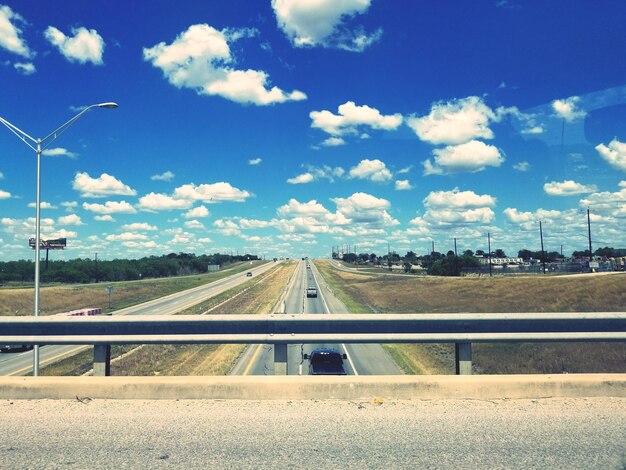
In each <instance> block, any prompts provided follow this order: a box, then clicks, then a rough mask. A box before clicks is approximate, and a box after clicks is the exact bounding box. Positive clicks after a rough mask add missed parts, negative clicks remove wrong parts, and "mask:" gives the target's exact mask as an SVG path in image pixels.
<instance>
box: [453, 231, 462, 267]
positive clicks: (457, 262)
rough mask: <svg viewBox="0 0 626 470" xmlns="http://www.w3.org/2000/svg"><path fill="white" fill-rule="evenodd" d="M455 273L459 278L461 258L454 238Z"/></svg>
mask: <svg viewBox="0 0 626 470" xmlns="http://www.w3.org/2000/svg"><path fill="white" fill-rule="evenodd" d="M454 272H455V273H456V275H457V276H459V275H460V274H461V273H460V272H459V258H458V256H457V254H456V237H455V238H454Z"/></svg>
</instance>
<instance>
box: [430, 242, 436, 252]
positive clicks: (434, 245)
mask: <svg viewBox="0 0 626 470" xmlns="http://www.w3.org/2000/svg"><path fill="white" fill-rule="evenodd" d="M431 243H432V244H433V250H432V251H431V253H434V252H435V240H433V241H432V242H431Z"/></svg>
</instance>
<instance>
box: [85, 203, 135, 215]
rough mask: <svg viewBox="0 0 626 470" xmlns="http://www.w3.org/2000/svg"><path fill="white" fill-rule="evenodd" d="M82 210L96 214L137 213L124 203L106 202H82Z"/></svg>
mask: <svg viewBox="0 0 626 470" xmlns="http://www.w3.org/2000/svg"><path fill="white" fill-rule="evenodd" d="M83 209H85V210H87V211H91V212H95V213H97V214H135V213H137V211H136V210H135V208H134V207H133V206H131V205H130V204H129V203H128V202H126V201H120V202H116V201H107V202H105V203H104V204H88V203H86V202H83Z"/></svg>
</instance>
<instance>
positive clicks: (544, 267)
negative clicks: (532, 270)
mask: <svg viewBox="0 0 626 470" xmlns="http://www.w3.org/2000/svg"><path fill="white" fill-rule="evenodd" d="M539 237H540V238H541V264H542V266H543V273H544V274H545V273H546V254H545V253H544V251H543V229H542V227H541V220H540V221H539Z"/></svg>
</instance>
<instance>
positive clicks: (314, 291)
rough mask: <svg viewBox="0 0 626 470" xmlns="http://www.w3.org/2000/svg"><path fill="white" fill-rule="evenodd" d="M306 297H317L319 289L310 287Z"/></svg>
mask: <svg viewBox="0 0 626 470" xmlns="http://www.w3.org/2000/svg"><path fill="white" fill-rule="evenodd" d="M306 296H307V297H317V288H315V287H308V288H307V290H306Z"/></svg>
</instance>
